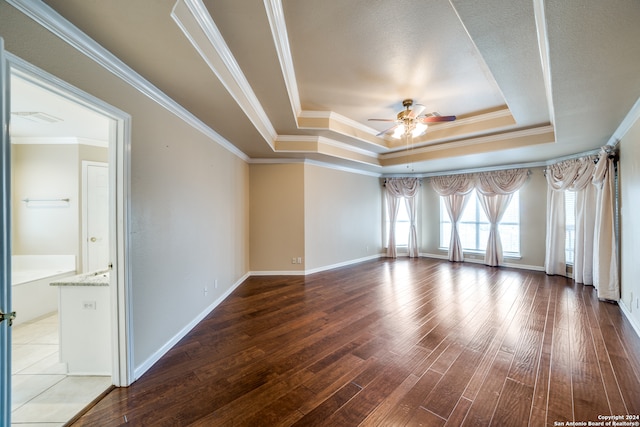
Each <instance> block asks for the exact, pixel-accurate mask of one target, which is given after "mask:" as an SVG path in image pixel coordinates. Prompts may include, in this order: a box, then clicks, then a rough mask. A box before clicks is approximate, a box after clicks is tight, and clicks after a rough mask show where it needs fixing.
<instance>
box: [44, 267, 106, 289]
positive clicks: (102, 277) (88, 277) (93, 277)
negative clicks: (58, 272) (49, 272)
mask: <svg viewBox="0 0 640 427" xmlns="http://www.w3.org/2000/svg"><path fill="white" fill-rule="evenodd" d="M49 285H50V286H109V270H102V271H95V272H93V273H84V274H78V275H77V276H71V277H65V278H63V279H60V280H56V281H55V282H51V283H49Z"/></svg>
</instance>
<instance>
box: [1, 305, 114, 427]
mask: <svg viewBox="0 0 640 427" xmlns="http://www.w3.org/2000/svg"><path fill="white" fill-rule="evenodd" d="M12 331H13V332H12V336H13V342H12V346H11V354H12V358H11V362H12V369H11V370H12V375H11V380H12V383H13V384H12V389H11V390H12V391H11V393H12V400H11V425H12V427H36V426H37V427H54V426H63V425H64V424H65V423H66V422H67V421H69V420H70V419H71V418H73V417H74V416H75V415H76V414H77V413H78V412H79V411H81V410H82V409H83V408H84V407H85V406H86V405H88V404H89V403H91V401H92V400H93V399H95V398H96V397H97V396H98V395H100V394H101V393H102V392H103V391H104V390H106V389H107V388H108V387H110V385H111V377H104V376H94V377H80V376H67V375H66V367H65V365H64V364H63V363H60V362H59V360H58V342H59V335H58V314H57V313H54V314H51V315H49V316H45V317H43V318H40V319H38V320H34V321H32V322H26V323H22V324H19V325H15V326H14V327H13V329H12Z"/></svg>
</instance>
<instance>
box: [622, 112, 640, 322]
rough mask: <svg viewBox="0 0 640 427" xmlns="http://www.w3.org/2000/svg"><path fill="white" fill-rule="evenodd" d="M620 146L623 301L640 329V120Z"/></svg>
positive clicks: (624, 306)
mask: <svg viewBox="0 0 640 427" xmlns="http://www.w3.org/2000/svg"><path fill="white" fill-rule="evenodd" d="M619 148H620V163H619V180H620V181H619V182H620V273H621V274H620V288H621V294H622V295H621V301H620V305H621V306H623V308H624V309H625V311H626V312H627V313H628V314H629V316H630V317H631V320H632V322H634V324H635V327H636V330H637V331H639V333H640V280H638V278H639V277H640V263H639V262H638V254H640V221H639V220H638V218H639V214H638V213H639V212H640V121H637V122H636V123H635V124H634V125H633V127H632V128H631V129H630V130H629V131H628V132H627V134H626V135H625V136H624V137H623V138H622V140H621V141H620V144H619Z"/></svg>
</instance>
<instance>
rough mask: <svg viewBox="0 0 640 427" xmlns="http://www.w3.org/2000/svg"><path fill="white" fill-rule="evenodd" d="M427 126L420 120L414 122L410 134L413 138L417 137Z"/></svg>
mask: <svg viewBox="0 0 640 427" xmlns="http://www.w3.org/2000/svg"><path fill="white" fill-rule="evenodd" d="M428 127H429V126H428V125H426V124H425V123H420V122H418V123H416V125H415V127H414V128H413V130H412V131H411V136H412V137H414V138H417V137H419V136H420V135H422V134H423V133H425V132H426V131H427V128H428Z"/></svg>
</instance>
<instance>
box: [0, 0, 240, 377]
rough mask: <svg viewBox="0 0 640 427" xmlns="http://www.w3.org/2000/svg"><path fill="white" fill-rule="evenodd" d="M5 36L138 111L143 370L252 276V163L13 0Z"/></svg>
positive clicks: (138, 341)
mask: <svg viewBox="0 0 640 427" xmlns="http://www.w3.org/2000/svg"><path fill="white" fill-rule="evenodd" d="M0 37H3V38H4V40H5V49H6V50H7V51H9V52H10V53H13V54H15V55H16V56H18V57H20V58H22V59H24V60H25V61H27V62H29V63H31V64H33V65H35V66H37V67H39V68H41V69H43V70H45V71H47V72H49V73H51V74H53V75H55V76H56V77H58V78H60V79H62V80H64V81H66V82H68V83H70V84H71V85H73V86H76V87H77V88H79V89H81V90H83V91H85V92H88V93H90V94H91V95H93V96H95V97H97V98H99V99H101V100H103V101H105V102H106V103H108V104H111V105H113V106H115V107H117V108H119V109H120V110H122V111H125V112H126V113H128V114H130V115H131V117H132V129H131V137H132V141H131V152H130V160H131V176H130V184H131V192H130V206H131V216H130V222H129V227H130V228H129V231H130V235H129V236H128V237H129V239H130V243H131V245H130V253H129V260H130V273H131V278H132V281H131V294H132V307H131V313H132V317H133V319H132V329H133V364H134V368H139V367H143V366H145V364H146V363H148V361H149V360H153V359H154V358H155V357H157V355H158V353H159V352H162V350H163V348H164V347H165V346H166V344H167V343H168V342H170V341H171V340H172V339H173V338H174V337H175V336H177V335H178V334H179V333H180V332H181V331H182V330H183V329H184V328H185V327H187V326H188V325H189V324H190V323H191V322H193V320H194V319H195V318H197V317H198V316H199V315H200V314H201V313H203V312H205V311H206V309H207V307H209V306H210V305H211V304H213V303H214V302H215V301H216V300H217V299H218V298H220V297H221V296H222V295H223V294H224V293H225V292H227V291H228V290H229V289H230V288H231V287H232V286H233V285H234V284H235V283H236V282H237V281H239V280H240V279H241V278H242V277H244V275H245V274H247V273H248V271H249V264H248V259H249V251H248V248H249V246H248V245H249V219H248V212H249V206H248V191H249V187H248V180H249V170H248V166H247V164H246V163H245V162H244V161H243V160H241V159H239V158H238V157H237V156H235V155H233V154H231V153H230V152H229V151H227V150H226V149H224V148H222V147H221V146H219V145H217V144H215V143H214V142H212V141H211V140H210V139H209V138H208V137H207V136H205V135H203V134H202V133H200V132H198V131H196V130H195V129H193V128H192V127H191V126H189V125H188V124H186V123H185V122H184V121H182V120H181V119H179V118H178V117H177V116H175V115H174V114H173V113H171V112H169V111H167V110H166V109H164V108H163V107H161V106H160V105H158V104H157V103H156V102H154V101H153V100H151V99H149V98H148V97H147V96H145V95H143V94H142V93H140V92H139V91H138V90H137V89H135V88H133V87H131V86H130V85H128V84H127V83H125V82H123V81H122V80H120V79H119V78H117V77H116V76H114V75H112V74H111V73H109V72H108V71H106V70H104V69H103V68H101V67H100V66H98V65H97V64H96V63H94V62H93V61H92V60H91V59H89V58H87V57H85V56H84V55H82V54H80V53H78V52H77V51H76V50H75V49H73V48H72V47H70V46H68V45H67V44H66V43H64V42H63V41H62V40H60V39H58V38H57V37H55V36H53V35H52V34H51V33H49V32H48V31H47V30H45V29H43V28H42V27H40V26H38V25H37V24H36V23H35V22H34V21H32V20H31V19H29V18H26V17H25V16H24V15H22V14H21V13H20V12H18V11H16V9H14V8H13V7H11V6H10V5H8V4H7V3H5V2H0ZM215 281H217V283H218V287H217V288H215V287H214V285H215ZM205 287H208V292H207V294H206V295H205V294H204V288H205ZM168 312H169V313H170V315H167V313H168Z"/></svg>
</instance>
